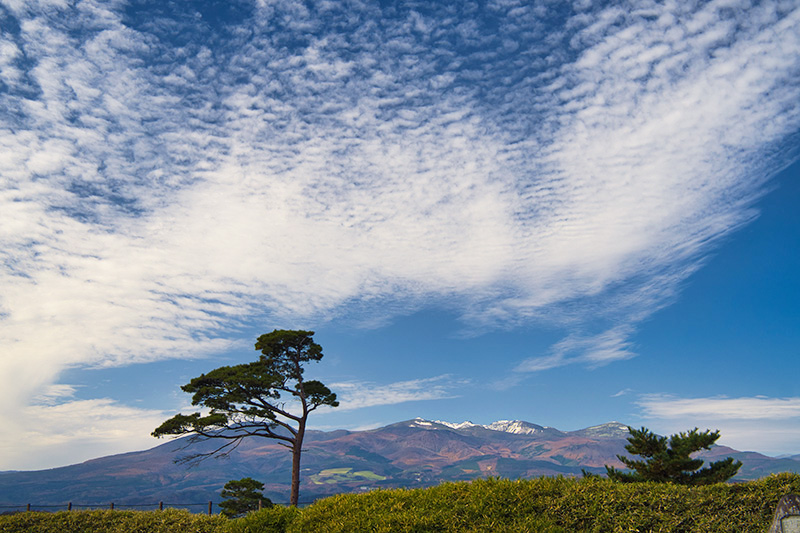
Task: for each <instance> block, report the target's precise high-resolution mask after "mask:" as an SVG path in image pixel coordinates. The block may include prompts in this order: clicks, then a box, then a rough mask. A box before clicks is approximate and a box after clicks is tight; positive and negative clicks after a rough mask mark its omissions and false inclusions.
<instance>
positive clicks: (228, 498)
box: [219, 477, 272, 518]
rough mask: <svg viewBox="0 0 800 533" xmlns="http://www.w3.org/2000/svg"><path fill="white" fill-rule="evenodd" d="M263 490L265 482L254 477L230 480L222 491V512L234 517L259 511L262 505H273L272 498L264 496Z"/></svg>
mask: <svg viewBox="0 0 800 533" xmlns="http://www.w3.org/2000/svg"><path fill="white" fill-rule="evenodd" d="M262 490H264V484H263V483H261V482H260V481H256V480H255V479H253V478H249V477H246V478H242V479H238V480H231V481H228V482H227V483H225V486H224V487H223V488H222V492H220V496H222V498H223V500H222V502H220V504H219V506H220V507H221V508H222V514H224V515H225V516H227V517H229V518H233V517H236V516H241V515H243V514H245V513H248V512H250V511H257V510H258V509H259V508H260V507H264V508H266V507H272V500H270V499H269V498H267V497H266V496H264V495H263V494H262V493H261V491H262Z"/></svg>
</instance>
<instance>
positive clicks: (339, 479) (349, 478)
mask: <svg viewBox="0 0 800 533" xmlns="http://www.w3.org/2000/svg"><path fill="white" fill-rule="evenodd" d="M352 470H353V469H352V468H328V469H327V470H322V471H320V472H319V473H318V474H312V475H311V478H310V479H311V482H312V483H314V484H315V485H324V484H330V485H333V484H336V483H353V482H358V481H362V480H369V481H383V480H384V479H386V476H381V475H378V474H376V473H375V472H371V471H369V470H360V471H358V472H353V471H352Z"/></svg>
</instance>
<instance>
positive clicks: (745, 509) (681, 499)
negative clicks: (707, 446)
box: [0, 473, 800, 533]
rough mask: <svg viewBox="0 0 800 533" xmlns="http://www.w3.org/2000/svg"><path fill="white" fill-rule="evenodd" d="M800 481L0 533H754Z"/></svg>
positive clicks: (493, 484) (539, 488)
mask: <svg viewBox="0 0 800 533" xmlns="http://www.w3.org/2000/svg"><path fill="white" fill-rule="evenodd" d="M792 493H800V475H798V474H788V473H787V474H778V475H772V476H769V477H766V478H763V479H761V480H758V481H750V482H747V483H739V484H726V483H717V484H713V485H703V486H694V487H693V486H686V485H678V484H673V483H657V482H634V483H616V482H614V481H611V480H608V479H603V478H595V477H592V478H584V479H573V478H563V477H556V478H539V479H531V480H517V481H512V480H508V479H497V478H492V479H480V480H476V481H472V482H460V483H444V484H442V485H439V486H436V487H432V488H429V489H413V490H404V489H395V490H379V491H374V492H369V493H365V494H348V495H339V496H333V497H330V498H325V499H323V500H319V501H317V502H316V503H314V504H312V505H310V506H309V507H306V508H305V509H297V508H295V507H282V506H274V507H271V508H268V509H263V510H261V511H256V512H251V513H248V514H247V515H246V516H244V517H242V518H236V519H226V518H224V517H222V516H219V515H217V516H206V515H199V514H196V515H192V514H189V513H188V512H186V511H177V510H166V511H71V512H66V511H65V512H59V513H36V512H33V513H19V514H16V515H12V516H3V517H0V533H17V532H23V531H25V532H27V531H41V532H45V533H49V532H59V533H60V532H62V531H70V532H79V533H80V532H89V531H91V532H100V533H110V532H114V533H116V532H120V533H121V532H123V531H124V532H126V533H127V532H142V533H143V532H156V533H161V532H164V533H166V532H175V533H192V532H197V533H205V532H208V533H317V532H320V531H324V532H326V533H336V532H361V531H363V532H367V531H369V532H387V533H388V532H415V533H417V532H418V533H423V532H461V531H466V532H521V531H522V532H526V531H530V532H550V533H556V532H570V533H573V532H574V533H601V532H602V533H605V532H608V533H622V532H630V531H639V532H671V533H695V532H696V533H700V532H703V533H707V532H709V531H713V532H719V533H725V532H731V533H734V532H736V533H740V532H750V531H753V532H762V531H766V530H767V529H768V528H769V525H770V523H771V521H772V515H773V513H774V512H775V508H776V506H777V505H778V501H779V500H780V499H781V497H782V496H784V495H786V494H792Z"/></svg>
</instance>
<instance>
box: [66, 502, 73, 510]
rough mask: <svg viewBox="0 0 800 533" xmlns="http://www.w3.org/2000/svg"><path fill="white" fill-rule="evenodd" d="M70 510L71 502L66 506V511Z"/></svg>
mask: <svg viewBox="0 0 800 533" xmlns="http://www.w3.org/2000/svg"><path fill="white" fill-rule="evenodd" d="M71 510H72V502H69V503H68V504H67V511H71Z"/></svg>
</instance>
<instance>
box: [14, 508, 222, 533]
mask: <svg viewBox="0 0 800 533" xmlns="http://www.w3.org/2000/svg"><path fill="white" fill-rule="evenodd" d="M227 522H228V519H227V518H225V517H224V516H221V515H214V516H208V515H201V514H192V513H190V512H189V511H186V510H182V509H181V510H179V509H165V510H163V511H59V512H57V513H39V512H31V513H17V514H14V515H10V516H3V517H0V532H3V533H17V532H20V533H21V532H23V531H24V532H31V531H35V532H36V533H67V532H69V533H178V532H179V533H220V532H223V531H225V526H226V525H227Z"/></svg>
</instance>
